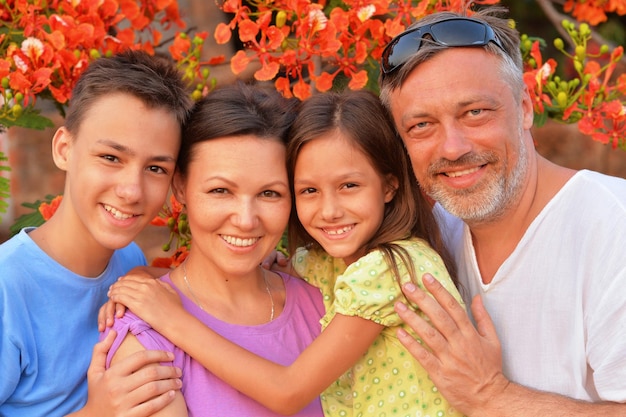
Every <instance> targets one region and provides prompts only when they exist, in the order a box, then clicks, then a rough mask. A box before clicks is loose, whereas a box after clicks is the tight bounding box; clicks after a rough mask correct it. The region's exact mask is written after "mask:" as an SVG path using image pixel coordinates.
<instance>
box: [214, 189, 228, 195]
mask: <svg viewBox="0 0 626 417" xmlns="http://www.w3.org/2000/svg"><path fill="white" fill-rule="evenodd" d="M227 192H228V190H227V189H226V188H213V189H212V190H210V191H209V193H211V194H226V193H227Z"/></svg>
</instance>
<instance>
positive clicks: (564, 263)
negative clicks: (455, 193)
mask: <svg viewBox="0 0 626 417" xmlns="http://www.w3.org/2000/svg"><path fill="white" fill-rule="evenodd" d="M435 210H436V213H437V214H438V216H439V217H440V218H442V219H443V221H444V223H445V226H444V232H445V234H446V236H447V240H448V243H449V245H450V249H451V250H452V252H453V255H454V257H455V260H456V263H457V266H458V274H459V282H460V284H461V286H462V288H461V294H462V295H463V297H464V299H465V302H466V304H467V306H468V310H469V305H470V302H471V299H472V298H473V297H474V296H475V295H476V294H480V295H481V297H482V299H483V303H484V305H485V307H486V308H487V311H488V312H489V314H490V316H491V318H492V320H493V322H494V324H495V327H496V330H497V333H498V336H499V338H500V341H501V344H502V352H503V362H504V373H505V375H506V376H507V377H508V378H509V379H511V380H512V381H514V382H516V383H519V384H521V385H524V386H527V387H530V388H534V389H538V390H542V391H548V392H554V393H559V394H562V395H565V396H568V397H571V398H576V399H580V400H588V401H602V400H605V401H615V402H624V401H626V180H624V179H619V178H615V177H610V176H606V175H602V174H599V173H596V172H592V171H580V172H578V173H576V174H575V175H574V177H572V178H571V179H570V180H569V181H568V183H567V184H565V186H564V187H563V188H562V189H561V190H560V191H559V193H558V194H557V195H556V196H555V197H554V198H553V199H552V200H551V201H550V202H549V203H548V204H547V205H546V207H545V208H544V209H543V211H542V212H541V213H540V214H539V215H538V216H537V218H536V219H535V220H534V221H533V223H532V224H531V225H530V227H529V228H528V230H527V231H526V233H525V234H524V236H523V237H522V239H521V241H520V242H519V243H518V245H517V247H516V248H515V250H514V251H513V253H512V254H511V255H510V256H509V258H508V259H507V260H506V261H505V262H504V263H503V264H502V265H501V266H500V268H499V270H498V271H497V273H496V275H495V276H494V278H493V281H492V282H491V283H490V284H487V285H484V284H483V283H482V280H481V276H480V272H479V270H478V267H477V263H476V256H475V253H474V247H473V245H472V239H471V234H470V231H469V228H468V227H467V225H465V224H464V223H463V222H462V221H461V220H459V219H458V218H456V217H453V216H452V215H450V214H449V213H447V212H445V210H443V208H441V206H439V205H437V206H436V208H435Z"/></svg>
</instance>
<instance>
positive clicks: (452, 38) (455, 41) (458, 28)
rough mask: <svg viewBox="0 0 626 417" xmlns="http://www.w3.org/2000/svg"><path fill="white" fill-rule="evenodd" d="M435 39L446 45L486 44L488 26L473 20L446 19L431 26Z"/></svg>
mask: <svg viewBox="0 0 626 417" xmlns="http://www.w3.org/2000/svg"><path fill="white" fill-rule="evenodd" d="M430 32H431V33H432V35H433V40H434V41H435V42H437V43H440V44H442V45H446V46H470V45H484V44H485V40H486V39H485V38H486V36H485V35H486V32H487V26H485V25H483V24H482V23H479V22H475V21H472V20H446V21H444V22H440V23H436V24H434V25H432V26H431V27H430Z"/></svg>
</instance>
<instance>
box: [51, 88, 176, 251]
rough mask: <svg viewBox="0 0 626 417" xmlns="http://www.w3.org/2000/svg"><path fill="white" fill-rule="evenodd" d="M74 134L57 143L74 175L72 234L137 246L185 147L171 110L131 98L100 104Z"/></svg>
mask: <svg viewBox="0 0 626 417" xmlns="http://www.w3.org/2000/svg"><path fill="white" fill-rule="evenodd" d="M74 135H75V136H72V135H71V134H70V133H69V132H68V131H67V130H64V129H63V128H61V129H60V130H59V132H57V134H56V135H55V138H54V143H53V147H54V153H55V161H56V163H57V165H58V166H59V168H61V169H63V170H65V171H66V175H67V176H66V184H65V191H64V199H63V200H64V201H63V203H64V204H62V206H65V207H64V210H63V215H64V218H65V221H67V222H68V223H67V224H71V225H72V227H71V230H68V231H67V232H68V236H64V238H70V239H77V240H78V241H81V242H83V243H84V244H85V245H86V247H84V249H85V250H88V248H93V249H94V250H97V249H98V248H99V247H100V248H103V249H108V250H114V249H118V248H122V247H124V246H126V245H127V244H129V243H130V242H131V241H132V240H133V239H135V237H136V236H137V235H138V234H139V232H140V231H141V230H142V229H143V228H144V227H145V226H146V225H147V224H148V223H149V222H150V221H151V220H152V219H153V218H154V216H155V215H156V214H157V213H158V211H159V210H160V209H161V207H162V206H163V202H164V201H165V197H166V195H167V192H168V190H169V186H170V181H171V178H172V175H173V173H174V168H175V162H176V157H177V155H178V150H179V147H180V127H179V124H178V122H177V120H176V118H175V116H174V115H172V114H171V113H170V112H169V111H168V110H167V109H164V108H149V107H148V106H146V104H145V103H143V102H142V101H141V100H139V99H138V98H136V97H134V96H132V95H129V94H124V93H119V94H112V95H108V96H104V97H101V98H99V99H97V100H96V101H95V102H94V103H93V105H92V106H91V108H90V109H89V110H88V111H87V112H86V114H85V117H84V119H83V121H82V123H81V125H80V128H79V129H78V131H77V132H74Z"/></svg>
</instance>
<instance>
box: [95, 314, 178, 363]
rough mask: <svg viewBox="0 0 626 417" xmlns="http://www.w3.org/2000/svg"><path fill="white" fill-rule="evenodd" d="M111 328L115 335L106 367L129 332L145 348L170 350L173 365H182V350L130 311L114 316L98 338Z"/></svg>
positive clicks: (101, 337)
mask: <svg viewBox="0 0 626 417" xmlns="http://www.w3.org/2000/svg"><path fill="white" fill-rule="evenodd" d="M111 330H115V331H116V332H117V335H116V336H115V341H114V342H113V346H111V349H109V353H108V354H107V360H106V368H107V369H108V368H109V367H110V366H111V359H112V358H113V356H114V355H115V352H117V350H118V349H119V347H120V345H121V344H122V342H123V341H124V339H125V338H126V335H127V334H129V333H130V334H132V335H134V336H135V337H136V338H137V340H138V341H139V343H141V344H142V345H143V347H144V348H146V350H164V351H169V352H172V353H173V354H174V356H175V359H174V362H173V364H174V366H178V367H180V366H181V365H182V352H181V351H180V349H178V348H176V347H175V346H174V344H173V343H172V342H170V341H169V340H168V339H166V338H165V337H164V336H162V335H161V334H159V333H158V332H157V331H156V330H154V329H153V328H152V327H150V325H149V324H148V323H146V322H145V321H143V320H141V319H140V318H139V317H137V316H136V315H134V314H133V313H132V312H130V311H127V312H126V314H124V316H123V317H122V318H116V319H115V322H114V323H113V326H112V327H111V328H107V329H106V330H105V331H104V332H103V333H101V335H100V340H102V339H104V337H105V336H106V335H107V334H108V333H109V332H110V331H111Z"/></svg>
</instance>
